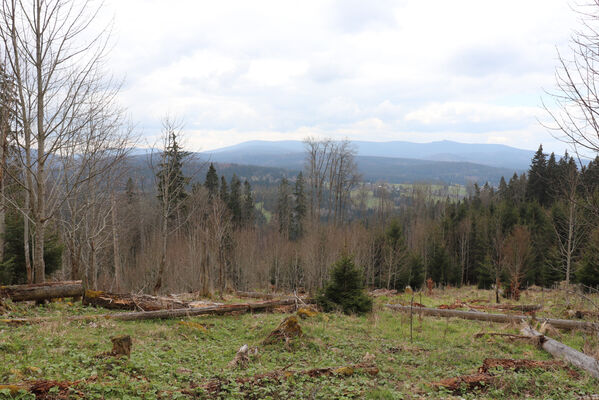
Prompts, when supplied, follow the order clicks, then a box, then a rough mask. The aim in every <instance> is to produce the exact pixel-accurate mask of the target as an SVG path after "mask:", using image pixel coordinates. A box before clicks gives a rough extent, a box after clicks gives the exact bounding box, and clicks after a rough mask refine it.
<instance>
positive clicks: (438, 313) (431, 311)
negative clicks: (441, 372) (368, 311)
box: [385, 304, 599, 331]
mask: <svg viewBox="0 0 599 400" xmlns="http://www.w3.org/2000/svg"><path fill="white" fill-rule="evenodd" d="M385 306H386V307H387V308H390V309H392V310H395V311H403V312H410V307H409V306H401V305H397V304H386V305H385ZM412 310H413V311H414V312H416V313H419V314H420V315H429V316H434V317H449V318H451V317H454V318H463V319H470V320H476V321H489V322H500V323H506V322H516V323H520V322H523V321H530V320H535V321H541V322H546V323H547V324H550V325H551V326H553V327H554V328H559V329H587V330H593V331H599V323H594V322H587V321H571V320H569V319H556V318H534V317H529V316H527V315H510V314H491V313H484V312H479V311H460V310H444V309H439V308H427V307H418V308H412Z"/></svg>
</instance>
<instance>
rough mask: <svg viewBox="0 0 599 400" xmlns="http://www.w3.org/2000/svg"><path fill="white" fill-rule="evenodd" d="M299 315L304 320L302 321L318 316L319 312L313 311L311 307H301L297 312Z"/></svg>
mask: <svg viewBox="0 0 599 400" xmlns="http://www.w3.org/2000/svg"><path fill="white" fill-rule="evenodd" d="M297 315H299V317H300V318H302V319H306V318H310V317H315V316H317V315H318V312H317V311H315V310H312V309H311V308H309V307H300V308H299V309H298V310H297Z"/></svg>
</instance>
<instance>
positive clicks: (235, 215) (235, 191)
mask: <svg viewBox="0 0 599 400" xmlns="http://www.w3.org/2000/svg"><path fill="white" fill-rule="evenodd" d="M227 205H228V207H229V210H230V211H231V217H232V220H233V225H235V226H236V227H238V228H239V227H240V226H241V225H242V211H241V181H240V180H239V178H238V177H237V175H235V174H233V176H232V177H231V191H230V192H229V199H228V202H227Z"/></svg>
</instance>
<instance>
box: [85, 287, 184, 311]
mask: <svg viewBox="0 0 599 400" xmlns="http://www.w3.org/2000/svg"><path fill="white" fill-rule="evenodd" d="M82 303H83V305H86V306H95V307H103V308H107V309H109V310H132V311H133V310H137V311H156V310H173V309H179V308H189V307H190V304H188V303H186V302H183V301H180V300H176V299H171V298H168V297H157V296H150V295H148V294H116V293H106V292H102V291H97V290H86V291H85V294H84V295H83V300H82Z"/></svg>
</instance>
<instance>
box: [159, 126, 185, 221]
mask: <svg viewBox="0 0 599 400" xmlns="http://www.w3.org/2000/svg"><path fill="white" fill-rule="evenodd" d="M188 156H189V152H186V151H183V150H181V147H179V143H178V142H177V135H176V133H175V132H174V131H173V132H170V133H169V137H168V143H167V146H166V148H165V149H164V151H163V153H162V157H161V160H160V163H159V164H158V173H157V174H156V177H157V180H158V199H159V200H160V203H161V204H162V209H163V210H165V211H166V213H167V214H168V217H169V218H173V217H174V216H175V215H176V212H175V211H176V210H178V209H179V207H180V205H181V203H182V202H183V200H185V199H186V198H187V192H186V187H187V184H188V183H189V178H187V177H185V175H183V161H184V159H185V158H187V157H188Z"/></svg>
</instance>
